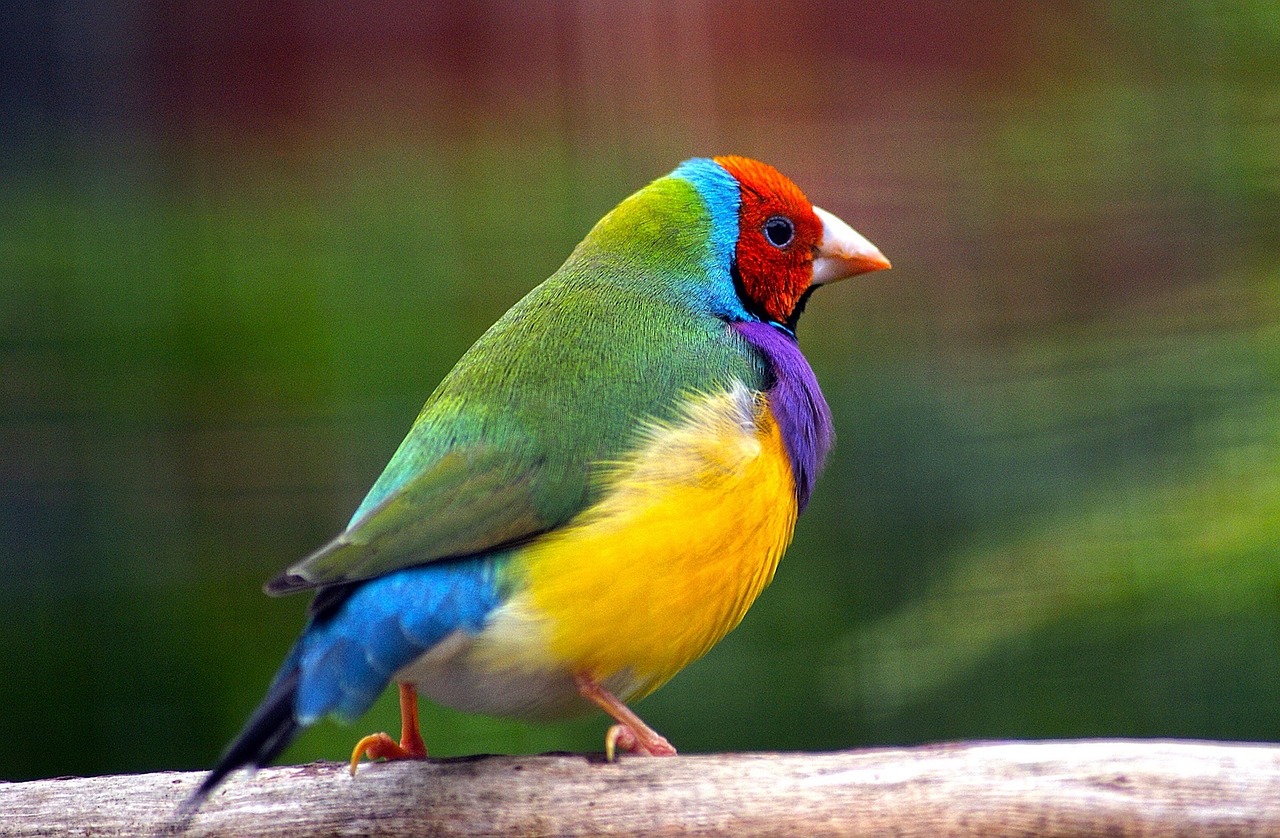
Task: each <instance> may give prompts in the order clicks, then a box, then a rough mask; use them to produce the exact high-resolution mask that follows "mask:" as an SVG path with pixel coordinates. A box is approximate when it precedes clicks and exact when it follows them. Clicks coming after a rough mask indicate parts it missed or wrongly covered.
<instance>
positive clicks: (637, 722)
mask: <svg viewBox="0 0 1280 838" xmlns="http://www.w3.org/2000/svg"><path fill="white" fill-rule="evenodd" d="M574 680H575V682H576V683H577V685H578V692H579V694H581V695H582V697H583V698H585V699H587V700H588V701H591V702H592V703H594V704H595V705H597V706H598V707H599V708H600V709H601V710H603V711H605V712H606V713H608V714H609V715H610V716H612V717H613V719H614V720H615V721H616V722H618V724H616V725H614V726H613V727H611V728H609V731H608V733H606V734H605V735H604V756H605V759H607V760H608V761H609V762H613V761H614V759H615V758H616V755H617V751H618V750H619V749H620V750H622V751H625V752H626V753H631V754H637V755H641V756H651V757H670V756H675V754H676V749H675V748H674V747H672V745H671V743H670V742H668V741H667V740H666V739H665V738H664V737H663V736H662V735H661V734H659V733H658V732H657V731H656V730H654V729H653V728H651V727H649V726H648V725H647V724H645V723H644V722H643V721H642V720H641V719H640V717H639V716H637V715H636V714H635V712H634V711H632V709H631V708H630V707H628V706H627V705H625V704H623V703H622V702H621V701H620V700H619V699H618V697H617V696H615V695H614V694H613V693H611V692H609V691H608V690H606V689H605V688H604V687H602V686H601V685H600V684H599V682H597V681H596V680H595V679H594V678H592V677H591V676H589V675H585V674H579V675H577V676H575V678H574Z"/></svg>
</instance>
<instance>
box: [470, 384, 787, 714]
mask: <svg viewBox="0 0 1280 838" xmlns="http://www.w3.org/2000/svg"><path fill="white" fill-rule="evenodd" d="M606 480H607V490H606V492H605V493H604V495H603V499H602V500H601V501H600V503H598V504H596V505H595V506H594V507H592V508H591V509H589V510H587V511H586V512H584V513H583V514H582V515H581V516H579V518H578V519H576V520H575V521H573V522H572V523H571V524H570V525H568V526H566V527H564V528H563V529H561V530H558V531H556V532H554V533H551V534H549V535H548V536H546V537H544V538H542V539H539V540H538V541H536V542H535V543H533V544H531V545H529V546H527V547H526V548H523V549H522V550H521V551H520V552H519V555H518V556H517V558H516V560H515V562H514V564H513V568H512V569H513V572H514V573H515V574H516V577H517V579H518V580H519V581H517V582H516V584H515V586H514V587H515V588H516V589H517V590H519V591H520V593H518V594H516V595H515V596H514V597H513V599H512V601H511V603H510V605H511V608H510V609H509V611H508V613H513V614H519V615H522V617H521V619H519V620H516V621H515V623H517V624H523V625H515V624H513V625H512V626H511V627H510V628H511V629H513V633H514V632H524V633H525V636H524V638H522V640H523V641H524V642H519V643H516V644H515V645H516V646H521V647H523V649H521V650H519V651H517V650H516V649H515V648H513V647H510V646H507V644H506V643H499V644H498V645H499V646H507V648H506V649H505V650H504V651H499V649H498V648H496V647H491V651H492V652H495V653H497V654H498V655H499V656H500V657H503V658H507V660H506V661H497V660H493V659H492V657H491V658H490V664H500V665H507V666H509V665H511V664H512V663H514V661H513V660H512V659H511V658H510V657H508V654H518V655H520V656H521V657H523V658H524V660H523V663H524V665H525V666H530V665H532V666H535V667H542V666H554V667H555V668H557V669H561V668H562V669H565V670H568V671H572V672H587V673H590V674H592V675H593V676H595V677H596V678H598V679H601V680H607V681H610V682H611V683H614V684H625V685H626V686H625V687H620V688H619V689H620V691H621V692H623V693H624V695H623V696H622V697H623V698H624V700H629V699H632V698H637V697H639V696H641V695H645V694H647V693H649V692H651V691H653V690H655V689H657V688H658V687H659V686H661V685H662V684H663V683H664V682H666V681H667V679H669V678H670V677H671V676H672V675H674V674H675V673H676V672H678V671H679V670H680V669H681V668H683V667H684V666H685V665H686V664H688V663H689V662H691V661H693V660H694V659H696V658H698V657H700V656H701V655H702V654H703V653H705V652H706V651H707V650H708V649H710V648H711V647H712V646H713V645H714V644H715V643H716V642H717V641H719V640H720V639H721V638H722V637H724V636H725V634H727V633H728V632H729V630H730V629H732V628H733V627H734V626H736V625H737V624H738V622H739V621H740V620H741V619H742V617H743V615H744V614H746V611H747V608H748V607H750V605H751V603H752V602H754V601H755V598H756V597H757V596H758V595H759V594H760V592H761V591H762V590H763V589H764V587H765V586H766V585H768V584H769V581H770V580H771V579H772V578H773V573H774V570H775V569H776V567H777V564H778V560H779V558H781V556H782V553H783V551H784V550H785V549H786V547H787V545H788V544H789V543H790V541H791V535H792V531H793V529H794V527H795V521H796V515H797V508H796V499H795V487H794V482H793V478H792V473H791V467H790V463H789V461H788V459H787V456H786V451H785V448H784V445H783V441H782V435H781V432H780V431H779V429H778V425H777V423H776V422H775V421H774V419H773V417H772V415H771V414H770V412H769V410H768V408H767V407H766V405H765V404H764V401H763V396H761V395H760V394H755V393H752V392H751V391H749V390H747V389H746V388H745V387H744V386H741V385H738V386H736V387H735V388H733V389H732V390H730V391H729V392H727V393H723V394H718V395H712V396H697V397H694V398H692V399H691V400H690V403H689V406H688V408H687V410H686V412H685V415H684V417H682V419H681V420H680V421H678V422H676V423H674V424H672V425H669V426H653V427H651V428H650V429H649V430H648V433H647V434H646V435H645V438H644V440H643V441H642V443H641V444H640V446H639V447H638V449H637V450H636V452H635V453H634V454H632V455H631V456H630V457H628V458H627V459H626V460H624V461H622V462H619V463H616V464H612V465H611V466H610V469H609V473H608V476H607V477H606ZM499 633H500V634H507V632H505V631H500V632H499ZM492 639H494V640H498V639H499V638H498V637H494V638H492ZM507 639H510V640H514V638H513V637H510V636H508V638H507ZM530 657H532V658H535V659H536V662H535V661H534V660H531V659H530Z"/></svg>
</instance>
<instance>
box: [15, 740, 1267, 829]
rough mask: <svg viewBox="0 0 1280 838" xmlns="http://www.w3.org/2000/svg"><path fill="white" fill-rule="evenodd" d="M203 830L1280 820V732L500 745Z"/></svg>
mask: <svg viewBox="0 0 1280 838" xmlns="http://www.w3.org/2000/svg"><path fill="white" fill-rule="evenodd" d="M201 777H202V775H201V774H199V773H193V772H166V773H157V774H137V775H119V776H108V777H85V778H58V779H52V780H36V781H31V782H21V783H8V784H0V834H3V835H9V836H36V835H40V836H45V835H49V836H53V835H57V836H78V835H85V836H88V835H158V834H165V833H166V832H172V831H173V830H174V827H175V826H176V821H175V819H174V815H175V810H176V809H177V807H178V805H179V803H180V802H181V801H182V800H183V799H184V798H185V797H186V796H187V795H188V794H189V793H190V791H191V790H192V789H193V788H194V787H195V785H196V784H197V783H198V782H199V780H200V779H201ZM184 826H185V829H186V832H185V834H187V835H190V836H192V838H197V836H253V838H286V836H287V837H288V838H294V836H315V835H338V834H341V835H380V836H393V838H398V837H399V836H419V835H432V836H476V835H602V834H617V835H636V836H645V835H733V836H751V835H788V836H791V835H794V836H821V835H842V836H860V835H896V836H929V838H936V836H944V835H945V836H997V835H998V836H1024V835H1025V836H1083V835H1108V836H1144V838H1156V837H1157V836H1160V837H1163V836H1228V835H1230V836H1250V835H1258V836H1262V835H1272V836H1280V746H1273V745H1260V744H1233V743H1211V742H1173V741H1128V740H1126V741H1117V740H1106V741H1103V740H1098V741H1071V742H977V743H960V744H950V745H932V746H924V747H915V748H894V749H876V750H863V751H842V752H835V753H753V754H695V755H691V756H680V757H673V758H667V759H658V758H645V757H623V758H621V759H620V760H619V761H618V762H616V763H613V764H608V763H605V762H603V761H602V760H601V759H600V758H599V757H587V756H575V755H565V754H549V755H543V756H519V757H511V756H483V757H471V758H465V759H447V760H430V761H427V762H400V763H390V764H376V765H368V766H365V767H363V768H362V769H361V771H360V773H359V776H357V777H356V778H354V779H353V778H351V777H349V776H347V773H346V766H345V765H342V764H339V763H313V764H310V765H302V766H289V767H280V768H269V769H265V770H263V771H260V772H258V773H257V774H256V775H252V776H250V775H246V774H238V775H236V776H234V777H232V778H231V779H230V780H229V781H228V782H227V783H226V784H225V785H224V786H223V787H222V788H221V789H219V790H218V791H217V792H215V794H214V795H213V797H212V798H211V799H210V800H209V801H208V802H207V803H206V804H205V806H204V808H203V809H202V810H201V811H200V812H199V813H198V814H197V815H196V816H195V817H194V818H192V819H191V820H190V822H189V823H187V824H185V825H184Z"/></svg>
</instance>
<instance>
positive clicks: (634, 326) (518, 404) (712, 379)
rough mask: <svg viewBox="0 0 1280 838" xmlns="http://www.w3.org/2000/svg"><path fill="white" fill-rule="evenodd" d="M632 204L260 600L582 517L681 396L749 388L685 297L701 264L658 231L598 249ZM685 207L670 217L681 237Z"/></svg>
mask: <svg viewBox="0 0 1280 838" xmlns="http://www.w3.org/2000/svg"><path fill="white" fill-rule="evenodd" d="M658 183H662V182H661V181H659V182H658ZM677 183H678V182H677ZM655 185H656V184H655ZM677 188H679V186H677ZM652 189H653V186H652V185H651V187H650V190H652ZM644 195H645V192H641V193H638V195H637V196H633V198H632V199H630V200H629V201H628V202H624V203H623V204H622V205H620V207H619V208H618V209H617V210H615V211H614V213H611V214H610V216H606V218H605V220H604V221H602V222H601V225H600V226H598V227H597V230H596V231H593V235H592V236H589V237H588V238H587V240H585V241H584V242H583V244H581V245H579V247H578V249H577V250H575V252H574V254H573V255H572V256H571V257H570V259H569V261H567V262H566V263H565V265H564V266H563V267H562V268H561V269H560V270H559V271H557V272H556V273H555V274H554V275H553V276H552V277H551V278H550V279H548V280H547V281H546V282H544V283H543V284H542V285H540V286H539V287H538V288H535V289H534V290H533V291H531V292H530V293H529V294H528V295H527V296H526V297H525V298H524V299H523V300H521V301H520V302H519V303H517V304H516V305H515V306H514V307H513V308H512V309H511V310H510V311H508V312H507V313H506V314H505V315H503V317H502V318H501V319H500V320H499V321H498V322H497V323H495V324H494V325H493V326H492V327H491V328H490V329H489V331H487V332H486V333H485V334H484V335H483V336H482V337H481V338H480V340H479V341H477V343H476V344H475V346H473V347H472V348H471V349H470V350H469V351H468V352H467V353H466V354H465V355H464V356H463V357H462V359H461V360H460V361H459V362H458V364H457V366H456V367H454V369H453V370H452V371H451V372H450V373H449V374H448V375H447V376H446V377H445V379H444V380H443V381H442V382H441V383H440V386H439V387H438V388H437V389H436V391H435V392H434V393H433V394H432V396H431V398H430V399H428V401H427V403H426V405H425V406H424V407H423V409H422V412H421V413H420V414H419V416H418V419H417V421H416V422H415V423H414V426H413V428H412V430H411V431H410V432H409V435H408V436H407V437H406V438H405V440H404V442H403V443H401V445H400V448H399V449H398V450H397V451H396V453H395V455H394V456H393V457H392V459H391V462H390V463H389V464H388V465H387V468H386V470H385V471H384V472H383V474H382V476H381V477H379V479H378V481H377V482H376V483H375V484H374V487H373V488H372V489H371V490H370V492H369V495H368V497H367V498H365V500H364V502H363V503H362V504H361V506H360V508H359V509H358V510H357V511H356V514H355V516H354V517H353V518H352V521H351V523H350V524H349V525H348V527H347V529H346V531H345V532H343V533H342V534H341V535H340V536H338V538H336V539H335V540H334V541H332V542H330V543H329V544H327V545H326V546H324V547H323V548H321V549H320V550H318V551H317V552H315V553H313V554H312V555H310V556H308V557H307V558H305V559H303V560H302V561H301V562H299V563H297V564H295V565H294V566H292V567H290V568H289V569H288V570H287V571H286V572H285V573H283V574H281V575H280V576H279V577H277V578H276V579H274V580H272V581H271V582H269V583H268V584H267V591H268V592H269V593H273V594H280V593H287V592H290V591H295V590H303V589H306V588H314V587H319V586H324V585H332V584H337V583H341V582H348V581H355V580H360V579H368V578H371V577H374V576H379V575H382V574H385V573H390V572H392V571H394V570H398V569H401V568H405V567H410V566H413V565H419V564H424V563H427V562H432V561H437V560H440V559H444V558H450V557H457V556H466V555H476V554H481V553H485V552H488V551H491V550H494V549H496V548H500V547H503V546H505V545H510V544H514V543H519V542H521V541H525V540H528V539H530V538H533V537H536V536H537V535H539V534H541V533H544V532H547V531H548V530H551V529H554V528H556V527H558V526H561V525H562V524H564V523H565V522H567V521H568V520H570V519H571V518H572V517H573V516H574V515H575V514H577V513H578V512H579V511H581V510H582V509H584V508H585V507H586V506H588V505H589V504H590V503H591V502H592V501H593V500H594V499H595V497H596V495H597V493H598V491H599V481H598V480H596V479H595V478H594V477H593V469H595V468H597V467H598V465H599V464H601V463H608V462H611V461H616V460H618V459H619V458H620V457H621V456H622V455H624V454H625V453H626V452H627V451H628V450H629V448H630V447H632V446H633V445H634V443H635V442H636V440H637V433H638V432H639V430H640V428H641V427H642V425H643V424H644V423H645V422H646V421H648V420H652V419H657V420H666V419H672V418H675V416H676V415H678V406H679V404H680V401H681V399H682V397H683V396H685V395H686V394H688V393H690V392H712V391H716V390H720V389H723V388H725V387H727V386H728V385H729V383H730V382H731V381H732V380H734V379H738V380H742V381H744V382H745V383H747V384H748V386H755V387H759V386H762V382H763V378H764V375H765V373H764V371H763V369H762V367H761V366H760V362H759V360H758V359H757V358H756V356H755V354H754V353H753V352H751V351H750V350H749V349H748V348H747V347H746V345H745V344H744V343H743V342H742V341H741V340H740V339H738V338H737V337H736V336H735V335H734V334H733V333H732V332H731V331H730V330H729V328H728V326H727V324H726V323H725V322H724V321H722V320H720V319H719V318H716V317H714V316H711V315H710V314H708V313H706V312H705V311H700V310H699V309H698V301H697V295H696V294H690V293H689V290H690V287H692V286H696V285H697V284H698V283H705V282H706V281H707V280H706V279H705V276H704V275H705V273H706V269H705V264H706V262H705V259H704V258H703V254H702V253H701V252H699V251H697V250H696V249H694V248H689V247H684V248H667V249H666V250H664V249H663V248H662V247H661V246H660V245H661V244H663V243H664V242H665V240H666V238H669V237H664V236H661V235H660V233H661V231H660V230H657V231H656V232H655V235H659V236H660V238H662V241H657V242H652V243H650V245H651V246H648V247H644V246H642V247H639V248H637V247H630V248H617V247H608V246H605V247H602V246H600V244H599V242H600V241H601V240H603V241H605V242H609V241H610V240H611V236H610V235H608V233H609V231H608V230H607V229H606V230H604V231H603V234H602V233H601V227H605V226H606V225H607V224H608V223H609V222H610V219H611V218H612V219H613V221H614V222H615V223H616V222H618V221H624V222H625V221H628V219H618V218H616V217H615V216H617V215H618V213H620V212H623V211H627V210H628V209H629V211H630V212H631V213H632V215H635V214H636V212H637V211H640V212H643V211H644V210H645V207H644V206H643V205H642V206H640V207H635V206H632V207H630V208H629V204H634V203H636V201H637V198H640V197H642V196H644ZM696 210H697V208H696V207H695V206H690V207H688V208H687V212H686V217H684V218H681V219H678V220H679V221H680V222H681V223H682V224H684V225H688V226H693V227H694V230H693V231H692V232H694V233H696V225H697V224H698V223H700V221H699V217H698V214H697V211H696ZM671 211H672V210H671V207H670V205H668V206H666V207H665V208H664V209H663V212H664V213H665V214H666V215H667V216H670V214H671ZM670 220H671V219H670V218H669V217H668V218H666V219H665V221H666V222H668V223H669V222H670ZM629 221H630V223H631V224H634V222H635V219H634V218H631V219H629ZM651 226H652V225H651ZM684 231H685V232H690V231H689V230H688V229H687V228H686V229H685V230H684ZM633 244H634V243H633ZM642 244H643V243H642ZM636 252H639V253H643V254H645V257H646V258H644V259H638V258H635V257H634V256H633V255H632V254H634V253H636Z"/></svg>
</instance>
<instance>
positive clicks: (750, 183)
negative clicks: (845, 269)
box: [715, 157, 822, 323]
mask: <svg viewBox="0 0 1280 838" xmlns="http://www.w3.org/2000/svg"><path fill="white" fill-rule="evenodd" d="M715 161H716V162H717V163H719V164H720V165H721V166H723V167H724V168H725V170H726V171H728V172H729V174H731V175H733V176H734V178H735V179H736V180H737V181H738V187H739V190H740V192H741V195H742V206H741V208H740V209H739V211H738V248H737V252H736V254H735V256H736V257H737V264H738V275H739V276H740V277H741V279H742V288H743V291H744V292H745V293H746V295H747V297H749V298H750V299H749V303H751V304H753V305H754V308H755V310H756V311H757V312H763V313H764V315H766V316H767V317H768V319H770V320H773V321H776V322H778V323H787V322H789V320H790V319H791V315H792V313H793V312H794V311H795V309H796V305H797V304H799V302H800V298H801V297H802V296H803V295H804V292H805V291H806V290H808V288H809V284H810V281H811V280H812V279H813V254H814V251H815V250H816V249H817V247H818V245H819V244H820V243H821V242H822V222H821V221H819V220H818V216H817V215H815V214H814V212H813V205H812V204H810V203H809V199H808V198H806V197H805V196H804V193H803V192H801V191H800V189H799V188H798V187H797V186H796V185H795V184H794V183H792V182H791V181H790V180H788V179H787V178H786V176H785V175H783V174H782V173H781V172H779V171H778V170H777V169H775V168H773V167H772V166H769V165H767V164H765V163H760V162H758V161H756V160H751V159H749V158H746V157H717V158H715ZM748 307H749V308H750V307H752V306H751V305H749V306H748Z"/></svg>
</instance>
